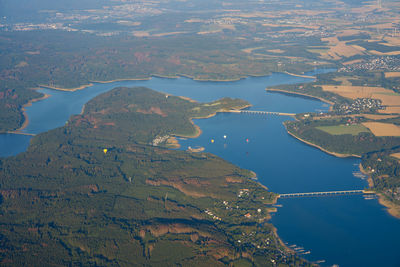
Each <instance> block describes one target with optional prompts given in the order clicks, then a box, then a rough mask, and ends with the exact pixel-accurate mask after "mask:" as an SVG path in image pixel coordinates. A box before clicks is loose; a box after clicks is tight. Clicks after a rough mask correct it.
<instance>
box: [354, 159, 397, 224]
mask: <svg viewBox="0 0 400 267" xmlns="http://www.w3.org/2000/svg"><path fill="white" fill-rule="evenodd" d="M359 167H360V171H361V172H362V173H363V174H365V175H368V186H369V188H371V189H372V187H373V186H374V182H373V180H372V177H371V173H370V172H368V171H367V170H365V169H364V168H363V166H362V165H361V163H360V165H359ZM376 195H377V196H378V202H379V204H381V205H382V206H384V207H385V208H386V210H387V212H388V213H389V214H390V215H391V216H393V217H395V218H397V219H400V206H399V205H396V204H394V203H393V202H391V201H390V200H388V199H387V198H386V197H385V195H383V194H382V193H376Z"/></svg>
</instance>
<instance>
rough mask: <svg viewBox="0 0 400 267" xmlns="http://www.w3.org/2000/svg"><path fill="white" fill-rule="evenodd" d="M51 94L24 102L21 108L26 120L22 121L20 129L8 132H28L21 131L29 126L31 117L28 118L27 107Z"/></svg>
mask: <svg viewBox="0 0 400 267" xmlns="http://www.w3.org/2000/svg"><path fill="white" fill-rule="evenodd" d="M50 96H51V95H49V94H43V96H42V97H39V98H34V99H31V100H29V101H28V103H26V104H24V105H23V106H22V108H21V111H22V116H23V117H24V122H23V123H22V125H21V127H19V128H18V129H16V130H14V131H7V133H12V134H26V133H21V131H22V130H24V129H25V128H26V127H28V124H29V118H28V114H26V108H27V107H30V106H32V104H33V103H35V102H38V101H42V100H45V99H47V98H49V97H50ZM27 135H30V134H27Z"/></svg>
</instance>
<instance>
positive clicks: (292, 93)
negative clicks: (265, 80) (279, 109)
mask: <svg viewBox="0 0 400 267" xmlns="http://www.w3.org/2000/svg"><path fill="white" fill-rule="evenodd" d="M265 91H267V92H276V93H284V94H289V95H300V96H305V97H309V98H313V99H317V100H319V101H322V102H324V103H327V104H329V105H330V106H329V110H332V107H333V105H334V104H335V103H334V102H332V101H329V100H327V99H325V98H322V97H319V96H313V95H309V94H304V93H300V92H294V91H287V90H283V89H275V88H266V89H265Z"/></svg>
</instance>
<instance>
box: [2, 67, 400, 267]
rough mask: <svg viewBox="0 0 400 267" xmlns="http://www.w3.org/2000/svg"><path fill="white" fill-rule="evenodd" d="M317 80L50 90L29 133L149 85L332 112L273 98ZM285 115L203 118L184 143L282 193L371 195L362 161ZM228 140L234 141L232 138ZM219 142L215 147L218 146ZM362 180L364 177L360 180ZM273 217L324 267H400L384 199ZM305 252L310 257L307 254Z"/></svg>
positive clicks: (327, 200) (292, 201) (10, 146)
mask: <svg viewBox="0 0 400 267" xmlns="http://www.w3.org/2000/svg"><path fill="white" fill-rule="evenodd" d="M306 81H310V79H307V78H301V77H294V76H289V75H286V74H280V73H275V74H273V75H271V76H267V77H250V78H246V79H243V80H240V81H235V82H199V81H193V80H191V79H187V78H179V79H163V78H152V79H150V80H146V81H121V82H113V83H107V84H101V83H95V84H94V85H93V86H91V87H88V88H86V89H84V90H80V91H75V92H63V91H54V90H50V89H42V90H41V91H42V92H43V93H46V94H50V95H51V97H50V98H48V99H46V100H43V101H39V102H36V103H34V104H33V105H32V106H31V107H28V108H27V114H28V117H29V121H30V123H29V125H28V127H27V128H25V129H24V130H23V131H24V132H25V133H34V134H35V133H41V132H45V131H48V130H50V129H54V128H56V127H60V126H62V125H64V124H65V122H66V121H67V120H68V118H69V117H70V116H71V115H72V114H77V113H80V112H81V109H82V106H83V105H84V103H86V102H88V101H89V100H90V99H92V98H93V97H95V96H96V95H98V94H101V93H103V92H106V91H109V90H110V89H112V88H115V87H118V86H127V87H131V86H146V87H149V88H152V89H155V90H158V91H162V92H166V93H170V94H174V95H181V96H187V97H190V98H193V99H195V100H197V101H201V102H205V101H212V100H215V99H218V98H221V97H226V96H228V97H234V98H242V99H245V100H248V101H249V102H250V103H251V104H252V105H253V106H252V107H251V108H250V109H251V110H264V111H274V112H287V113H299V112H312V111H326V110H328V108H329V107H328V105H326V104H325V103H322V102H320V101H316V100H311V99H306V98H300V97H293V96H288V95H282V94H277V93H267V92H266V91H265V90H264V89H265V87H267V86H271V85H277V84H285V83H298V82H306ZM288 119H291V118H290V117H284V116H277V115H257V114H236V113H221V114H218V115H217V116H215V117H212V118H209V119H200V120H195V123H196V124H197V125H198V126H199V127H200V128H201V129H202V134H201V136H200V137H198V138H196V139H182V140H180V144H181V146H182V147H181V149H187V147H188V146H192V147H195V146H202V147H204V148H205V151H206V152H210V153H213V154H216V155H218V156H220V157H222V158H224V159H226V160H228V161H230V162H232V163H234V164H236V165H239V166H240V167H242V168H246V169H250V170H253V171H254V172H256V173H257V176H258V180H259V182H260V183H262V184H263V185H265V186H267V187H268V188H269V189H270V190H271V191H273V192H277V193H291V192H313V191H331V190H351V189H363V188H365V187H367V183H366V181H365V180H363V179H361V178H359V177H361V175H359V173H358V172H359V168H358V164H359V162H360V161H359V160H358V159H354V158H346V159H342V158H336V157H333V156H331V155H328V154H326V153H324V152H322V151H320V150H318V149H316V148H313V147H310V146H308V145H306V144H303V143H301V142H300V141H298V140H296V139H294V138H292V137H291V136H289V135H288V134H287V133H286V131H285V128H284V127H283V125H282V122H283V121H285V120H288ZM224 136H226V138H224ZM30 138H31V137H30V136H24V135H14V134H3V135H0V156H2V157H5V156H12V155H15V154H18V153H20V152H22V151H24V150H25V149H26V148H27V146H28V144H29V139H30ZM211 139H214V140H215V142H213V143H212V142H211V141H210V140H211ZM356 176H357V177H356ZM277 206H278V210H277V212H276V213H274V214H273V215H272V223H273V224H274V225H275V226H276V228H277V230H278V234H279V236H280V237H281V239H282V240H283V241H284V242H286V243H287V245H288V246H290V247H291V248H293V249H294V250H297V251H298V252H299V254H300V255H301V256H302V257H304V258H306V259H308V260H310V261H313V262H319V263H320V264H321V265H323V266H331V265H333V264H338V265H339V266H382V265H384V266H400V255H399V254H398V247H399V246H398V240H400V220H398V219H395V218H393V217H391V216H390V215H389V214H388V213H387V212H386V211H385V208H384V207H383V206H381V205H379V203H378V201H377V200H376V199H364V197H363V196H362V195H349V196H325V197H298V198H287V199H280V200H279V201H278V203H277ZM302 253H303V254H302Z"/></svg>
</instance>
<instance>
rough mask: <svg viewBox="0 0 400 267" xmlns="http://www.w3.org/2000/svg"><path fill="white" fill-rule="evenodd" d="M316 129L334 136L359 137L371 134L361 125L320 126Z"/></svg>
mask: <svg viewBox="0 0 400 267" xmlns="http://www.w3.org/2000/svg"><path fill="white" fill-rule="evenodd" d="M316 128H317V129H319V130H321V131H324V132H327V133H329V134H332V135H342V134H351V135H358V134H359V133H365V132H369V130H368V128H366V127H364V126H363V125H361V124H354V125H345V124H341V125H335V126H319V127H316Z"/></svg>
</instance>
